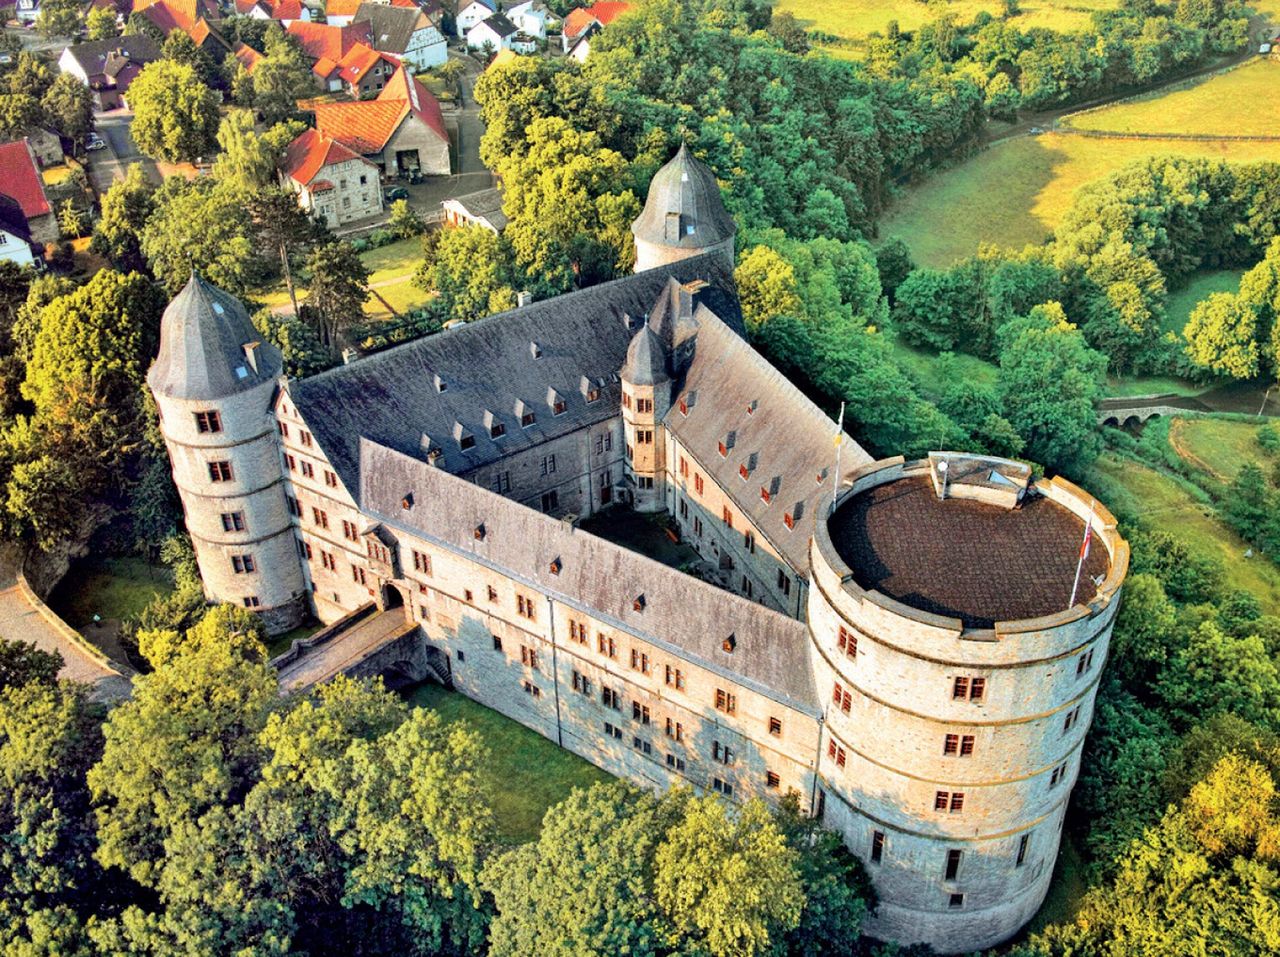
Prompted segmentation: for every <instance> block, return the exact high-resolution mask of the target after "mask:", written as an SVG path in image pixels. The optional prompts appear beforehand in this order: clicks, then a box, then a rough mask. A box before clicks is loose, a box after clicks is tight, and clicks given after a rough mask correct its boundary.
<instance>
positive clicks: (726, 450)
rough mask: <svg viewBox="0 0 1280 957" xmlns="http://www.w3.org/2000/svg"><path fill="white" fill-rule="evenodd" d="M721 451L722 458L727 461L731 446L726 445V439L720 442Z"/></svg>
mask: <svg viewBox="0 0 1280 957" xmlns="http://www.w3.org/2000/svg"><path fill="white" fill-rule="evenodd" d="M719 451H720V458H722V459H726V458H728V457H729V446H728V445H726V444H725V441H724V439H721V440H720V443H719Z"/></svg>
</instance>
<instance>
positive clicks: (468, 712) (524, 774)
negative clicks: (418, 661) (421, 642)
mask: <svg viewBox="0 0 1280 957" xmlns="http://www.w3.org/2000/svg"><path fill="white" fill-rule="evenodd" d="M408 700H409V703H410V704H412V705H415V706H417V707H420V708H430V709H431V710H433V711H435V712H437V713H438V714H439V715H440V717H442V718H444V719H445V720H446V721H465V722H466V723H467V724H468V725H470V726H471V727H472V728H473V729H474V730H475V731H476V732H478V733H479V734H480V736H481V737H483V738H484V741H485V745H486V746H487V747H488V748H489V760H488V762H487V763H486V764H485V765H484V767H483V768H481V771H480V774H481V780H482V783H483V784H484V786H485V787H486V788H488V790H489V794H490V796H491V798H492V801H493V810H494V819H495V822H496V824H497V827H498V836H499V839H500V840H502V841H503V842H505V843H508V844H523V843H525V842H527V841H532V840H535V839H536V838H537V836H538V832H539V831H540V830H541V828H542V818H543V815H544V814H546V812H547V808H549V807H551V806H552V805H554V804H558V803H559V802H560V801H562V800H564V799H565V798H566V797H568V796H569V792H570V791H572V790H573V789H574V788H581V787H590V786H591V785H592V784H595V783H596V782H597V781H612V780H614V778H613V777H612V776H611V775H609V774H606V773H605V772H604V771H601V770H600V769H599V768H597V767H595V766H594V765H591V764H588V763H587V762H586V761H584V760H582V758H580V757H578V756H577V755H576V754H571V753H570V752H568V751H565V750H564V749H563V748H559V747H557V746H556V745H555V744H554V743H552V742H551V741H548V740H547V739H546V738H544V737H543V736H542V735H540V734H538V733H537V732H536V731H531V730H530V729H529V728H526V727H524V726H523V725H520V724H517V723H516V722H514V721H512V720H511V719H510V718H507V717H504V716H503V715H500V714H498V712H496V711H494V710H492V709H491V708H486V707H485V706H484V705H482V704H477V703H476V702H474V701H472V700H471V699H470V698H467V697H464V696H463V695H460V694H458V693H457V692H456V691H447V690H445V689H444V688H442V687H440V686H439V685H433V684H423V685H419V686H418V687H417V688H415V689H414V690H413V691H412V692H411V693H410V695H409V699H408Z"/></svg>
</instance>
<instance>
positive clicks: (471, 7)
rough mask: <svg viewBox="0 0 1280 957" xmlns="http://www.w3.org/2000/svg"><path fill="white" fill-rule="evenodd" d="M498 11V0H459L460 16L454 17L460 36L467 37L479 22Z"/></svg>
mask: <svg viewBox="0 0 1280 957" xmlns="http://www.w3.org/2000/svg"><path fill="white" fill-rule="evenodd" d="M497 12H498V8H497V2H496V0H465V2H463V0H459V3H458V16H457V17H456V18H455V19H454V25H455V27H456V29H457V34H458V36H460V37H465V36H466V35H467V31H469V30H470V29H471V28H472V27H474V26H475V25H476V24H477V23H479V22H480V21H481V20H484V19H486V18H487V17H491V16H493V15H494V14H495V13H497Z"/></svg>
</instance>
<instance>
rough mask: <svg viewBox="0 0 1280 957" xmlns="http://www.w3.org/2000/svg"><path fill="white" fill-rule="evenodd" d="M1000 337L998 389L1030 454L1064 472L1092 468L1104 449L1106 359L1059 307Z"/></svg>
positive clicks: (1036, 313)
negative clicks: (1101, 422) (1100, 418)
mask: <svg viewBox="0 0 1280 957" xmlns="http://www.w3.org/2000/svg"><path fill="white" fill-rule="evenodd" d="M998 338H999V342H1000V374H999V378H998V379H997V382H996V390H997V393H998V395H999V397H1000V402H1001V406H1002V408H1003V411H1004V417H1005V418H1006V419H1008V420H1009V422H1010V423H1011V424H1012V425H1013V427H1014V428H1015V429H1017V431H1018V434H1019V435H1021V436H1022V438H1023V440H1024V441H1025V442H1026V454H1027V455H1028V456H1029V457H1030V458H1032V459H1034V460H1036V461H1038V462H1042V463H1043V464H1044V465H1045V466H1046V467H1048V468H1052V469H1056V470H1060V471H1061V470H1066V471H1070V470H1072V469H1078V468H1080V467H1082V466H1084V465H1086V464H1088V463H1089V462H1090V461H1091V460H1092V458H1093V457H1094V456H1095V455H1096V454H1097V452H1098V447H1099V440H1098V435H1097V413H1096V406H1097V402H1098V399H1099V398H1100V397H1101V394H1102V381H1103V373H1104V372H1105V371H1106V367H1107V360H1106V358H1105V357H1104V356H1102V355H1100V354H1099V353H1097V352H1094V351H1093V350H1092V349H1090V348H1089V347H1088V346H1087V345H1085V341H1084V336H1082V335H1081V334H1080V331H1079V330H1078V329H1076V327H1075V326H1074V325H1072V324H1071V323H1069V322H1067V319H1066V316H1065V315H1064V314H1063V312H1062V307H1061V306H1060V305H1058V304H1057V303H1049V304H1048V305H1046V306H1037V307H1036V308H1034V309H1032V310H1031V313H1030V315H1029V316H1028V317H1027V318H1026V319H1019V320H1014V321H1013V322H1010V323H1008V324H1007V325H1006V326H1005V327H1004V328H1003V329H1001V330H1000V332H999V334H998Z"/></svg>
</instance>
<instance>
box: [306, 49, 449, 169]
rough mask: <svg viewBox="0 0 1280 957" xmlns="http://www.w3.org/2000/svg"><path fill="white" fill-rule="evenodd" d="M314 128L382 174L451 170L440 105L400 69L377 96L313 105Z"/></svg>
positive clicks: (416, 81)
mask: <svg viewBox="0 0 1280 957" xmlns="http://www.w3.org/2000/svg"><path fill="white" fill-rule="evenodd" d="M311 109H312V110H314V112H315V117H316V129H317V130H318V131H320V132H321V133H323V134H324V135H325V136H328V137H332V138H333V139H335V140H337V141H338V142H340V143H342V144H343V145H345V146H347V147H349V148H350V149H352V150H354V151H355V152H357V153H359V154H361V155H362V156H367V157H369V158H370V159H373V160H374V161H375V162H379V163H380V165H381V166H382V167H383V172H384V173H385V174H386V175H387V176H394V175H397V174H407V173H410V172H414V171H416V172H419V173H426V174H430V175H446V174H448V173H449V171H450V163H449V132H448V130H447V129H445V125H444V116H443V114H441V112H440V104H439V103H438V102H436V98H435V97H434V96H432V95H431V93H430V92H429V91H428V90H427V88H426V87H425V86H423V85H422V84H421V83H420V82H418V80H416V79H414V77H413V76H411V75H410V74H409V73H408V72H407V71H406V70H405V69H404V67H399V68H397V69H396V70H395V72H394V73H393V74H392V75H391V78H390V79H389V80H388V81H387V83H386V84H385V85H384V87H383V89H382V91H381V92H380V93H379V94H378V96H377V98H376V99H373V100H362V101H358V102H354V103H315V104H312V105H311Z"/></svg>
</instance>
